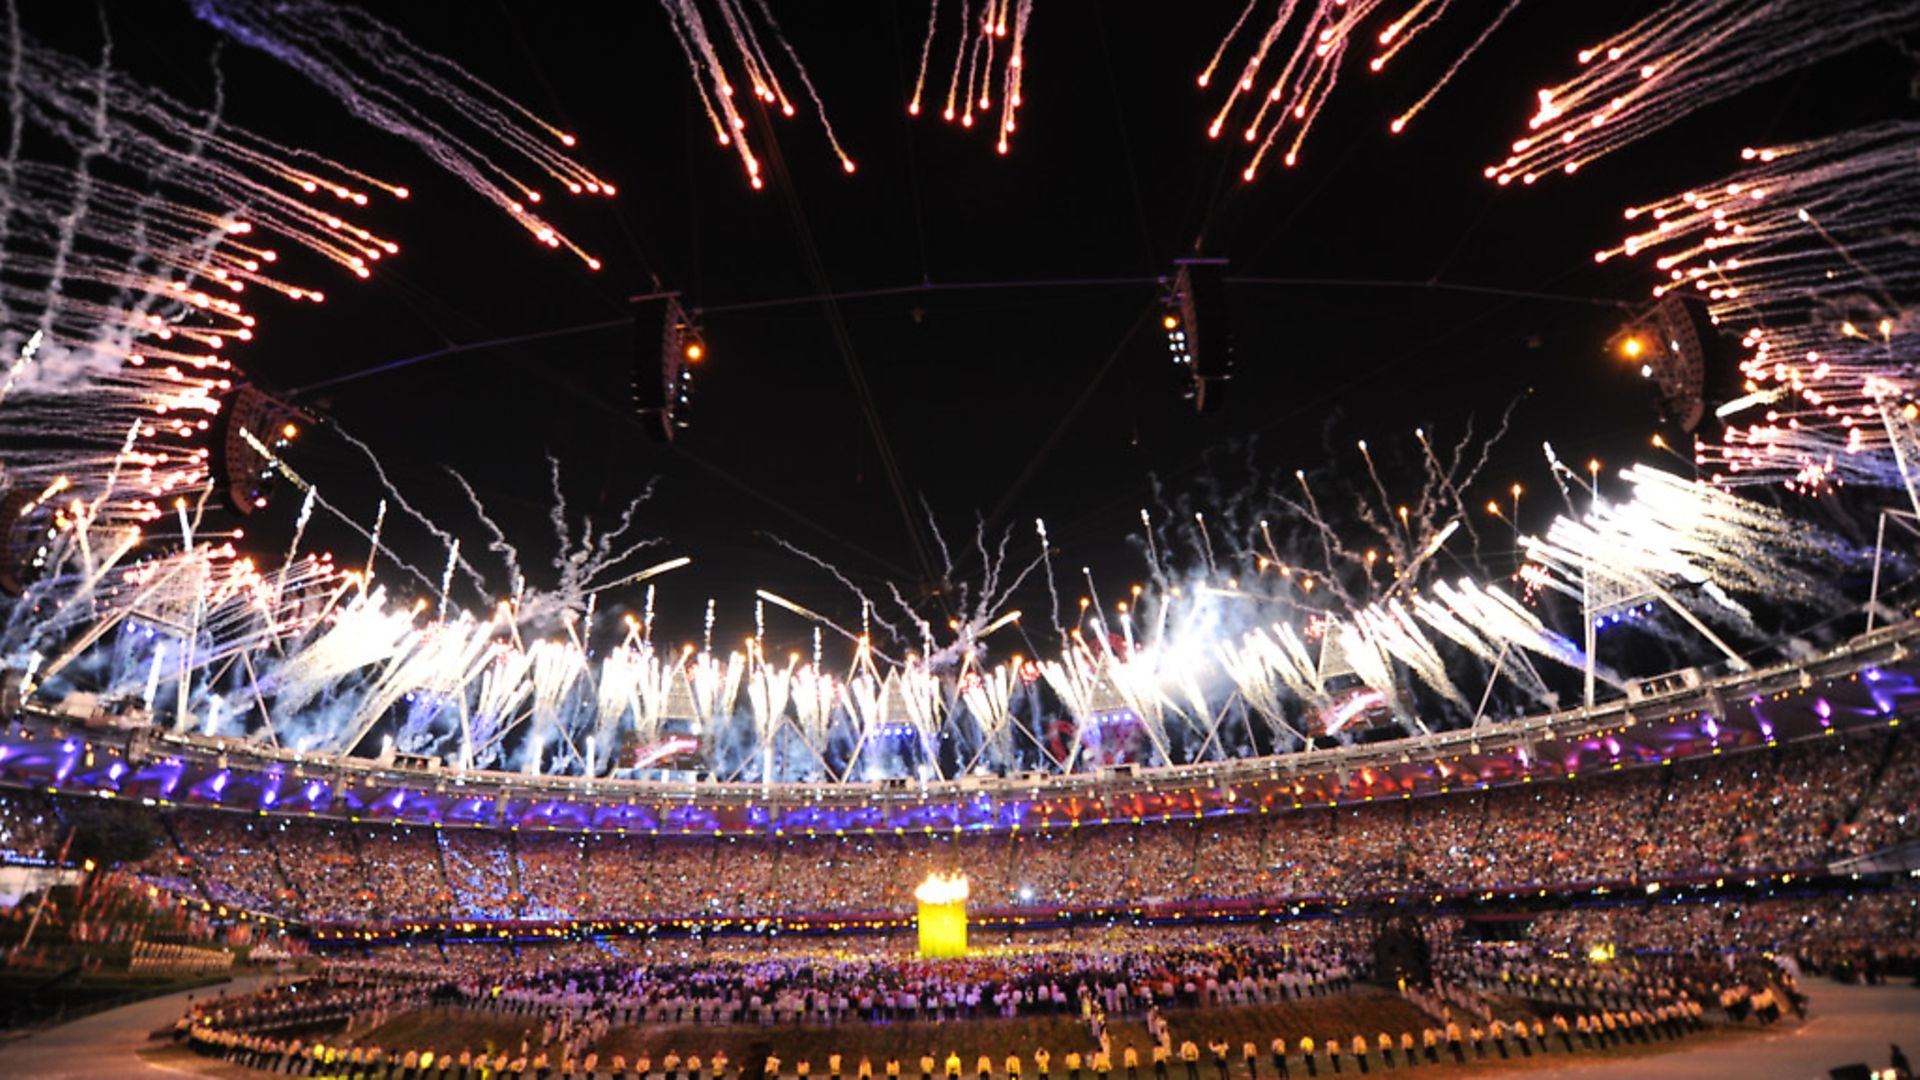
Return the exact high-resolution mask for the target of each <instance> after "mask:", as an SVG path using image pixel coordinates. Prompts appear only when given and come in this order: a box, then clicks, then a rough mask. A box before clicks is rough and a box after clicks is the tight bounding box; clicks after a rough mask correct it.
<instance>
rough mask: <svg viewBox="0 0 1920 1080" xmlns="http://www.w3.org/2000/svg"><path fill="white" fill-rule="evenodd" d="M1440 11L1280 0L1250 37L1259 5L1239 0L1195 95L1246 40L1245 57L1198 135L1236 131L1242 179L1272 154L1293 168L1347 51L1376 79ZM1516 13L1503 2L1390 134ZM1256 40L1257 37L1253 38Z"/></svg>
mask: <svg viewBox="0 0 1920 1080" xmlns="http://www.w3.org/2000/svg"><path fill="white" fill-rule="evenodd" d="M1450 6H1451V0H1414V2H1413V3H1411V4H1403V3H1394V2H1392V0H1280V3H1279V5H1278V7H1277V8H1276V9H1275V11H1274V13H1273V15H1272V17H1271V19H1270V20H1269V21H1268V22H1267V25H1266V29H1265V30H1264V31H1257V30H1254V29H1250V28H1248V26H1247V23H1248V20H1249V19H1250V18H1251V17H1252V16H1253V14H1254V12H1255V10H1256V9H1258V8H1259V7H1261V0H1248V3H1247V6H1246V7H1244V8H1242V9H1241V11H1240V16H1239V18H1237V19H1235V20H1234V22H1233V26H1232V27H1231V28H1230V29H1229V30H1228V31H1227V34H1226V36H1225V37H1224V38H1222V39H1221V41H1220V44H1219V45H1218V46H1217V47H1216V48H1215V49H1214V51H1213V55H1212V57H1211V58H1210V59H1209V60H1208V61H1207V65H1206V67H1205V69H1203V70H1202V71H1201V72H1200V76H1199V83H1200V86H1201V88H1202V89H1205V88H1207V87H1210V86H1211V85H1212V84H1213V83H1214V81H1215V79H1216V77H1217V76H1219V75H1220V74H1222V64H1223V63H1225V62H1226V61H1227V58H1228V56H1229V54H1231V53H1233V52H1234V47H1235V44H1236V43H1237V42H1241V41H1242V40H1243V39H1253V45H1252V51H1251V52H1249V53H1247V54H1246V59H1245V61H1244V62H1243V63H1242V64H1241V65H1240V73H1239V75H1238V76H1236V77H1234V78H1233V79H1232V81H1231V83H1229V88H1228V90H1227V96H1226V100H1225V101H1223V102H1221V104H1220V107H1219V109H1218V110H1216V111H1215V113H1214V116H1213V120H1212V122H1211V123H1209V124H1208V125H1207V137H1208V138H1213V139H1217V138H1219V137H1220V136H1221V134H1222V133H1223V132H1236V133H1238V135H1239V136H1240V138H1241V140H1242V141H1244V142H1245V143H1247V144H1248V145H1249V146H1252V147H1253V153H1252V155H1251V156H1250V157H1249V158H1248V159H1247V163H1246V166H1245V167H1244V168H1243V169H1242V170H1241V177H1242V178H1243V179H1246V180H1252V179H1253V178H1254V177H1255V176H1256V175H1257V174H1258V173H1259V171H1260V166H1261V163H1263V162H1264V161H1266V159H1267V156H1268V155H1269V154H1271V153H1273V152H1274V151H1275V150H1279V151H1280V154H1281V160H1282V161H1283V162H1284V163H1285V164H1287V165H1293V164H1295V163H1296V162H1297V161H1298V160H1299V157H1300V148H1301V146H1302V145H1303V144H1305V142H1306V140H1307V134H1308V133H1309V132H1310V131H1311V130H1312V129H1313V124H1314V121H1315V120H1316V119H1318V118H1319V116H1320V110H1321V109H1322V108H1323V107H1324V106H1325V105H1326V103H1327V99H1328V98H1329V97H1331V96H1332V94H1333V90H1334V87H1335V86H1336V85H1337V84H1338V83H1339V80H1340V76H1341V75H1342V74H1343V73H1345V71H1346V65H1347V62H1348V56H1347V53H1348V50H1349V49H1354V50H1359V51H1370V52H1371V53H1372V54H1373V55H1372V56H1371V57H1370V58H1369V59H1368V61H1367V69H1368V70H1369V71H1370V72H1379V71H1380V70H1381V69H1383V68H1385V67H1386V65H1387V62H1388V61H1390V60H1392V59H1393V58H1394V56H1396V55H1397V54H1398V53H1399V52H1400V50H1402V49H1404V48H1406V47H1407V46H1408V45H1410V44H1412V42H1413V40H1414V39H1415V38H1416V37H1418V36H1419V35H1420V34H1421V32H1422V31H1425V30H1426V29H1428V28H1429V27H1431V26H1432V25H1433V24H1434V23H1435V22H1436V21H1438V20H1439V19H1440V18H1441V17H1442V16H1444V15H1445V14H1446V13H1447V10H1448V8H1449V7H1450ZM1518 6H1519V0H1507V2H1506V3H1505V4H1504V5H1503V6H1502V7H1501V9H1500V10H1499V12H1498V13H1496V14H1495V15H1494V16H1493V18H1492V19H1491V20H1490V21H1489V22H1488V23H1487V24H1486V26H1485V27H1484V28H1483V29H1482V31H1481V33H1480V36H1479V37H1477V38H1476V39H1474V41H1473V43H1472V44H1471V45H1469V46H1468V47H1467V48H1466V49H1465V50H1464V51H1462V52H1461V53H1460V55H1458V56H1457V57H1455V58H1454V60H1453V62H1452V63H1451V64H1450V65H1449V66H1448V68H1447V69H1446V71H1445V73H1444V74H1442V75H1441V76H1440V78H1439V79H1438V80H1437V81H1435V82H1434V83H1433V85H1432V86H1430V87H1429V88H1428V89H1427V91H1426V92H1425V93H1424V94H1422V95H1421V96H1420V98H1419V99H1418V100H1417V101H1416V102H1415V103H1414V104H1413V105H1412V106H1411V107H1410V108H1408V109H1406V110H1405V111H1404V112H1402V113H1401V114H1400V115H1399V116H1398V117H1396V118H1395V119H1394V121H1393V123H1392V125H1391V130H1392V131H1394V132H1396V133H1397V132H1399V131H1401V130H1402V129H1404V128H1405V127H1406V125H1407V123H1408V122H1409V121H1411V120H1412V119H1413V118H1414V116H1415V115H1417V114H1418V113H1419V112H1420V111H1421V110H1422V109H1424V108H1426V106H1427V104H1428V103H1429V102H1431V101H1432V100H1433V99H1434V97H1435V95H1437V94H1438V93H1439V92H1440V90H1441V88H1442V87H1444V86H1445V85H1446V84H1447V83H1448V82H1450V81H1451V80H1452V79H1453V76H1454V74H1455V72H1457V71H1459V69H1460V67H1461V66H1462V65H1463V64H1465V63H1466V62H1467V59H1468V58H1469V57H1471V56H1472V55H1473V54H1474V53H1475V52H1477V51H1479V49H1480V46H1481V45H1482V44H1483V43H1484V42H1485V41H1486V39H1487V38H1488V37H1489V36H1490V35H1491V34H1492V33H1493V31H1494V30H1495V29H1497V28H1498V27H1499V26H1500V24H1501V23H1503V22H1505V21H1506V18H1507V16H1508V15H1509V14H1511V13H1512V12H1513V9H1514V8H1516V7H1518ZM1256 33H1257V34H1258V35H1259V36H1258V38H1257V39H1254V35H1255V34H1256ZM1262 87H1264V89H1262ZM1249 110H1251V113H1252V115H1250V116H1249V115H1247V113H1248V112H1249ZM1229 125H1231V127H1229Z"/></svg>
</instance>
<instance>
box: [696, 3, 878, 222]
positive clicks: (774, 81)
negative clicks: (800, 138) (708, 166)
mask: <svg viewBox="0 0 1920 1080" xmlns="http://www.w3.org/2000/svg"><path fill="white" fill-rule="evenodd" d="M754 2H755V7H754V9H753V11H751V12H750V11H749V10H748V8H747V5H746V3H745V2H744V0H713V2H712V3H711V4H710V5H709V7H710V8H711V9H712V11H713V13H714V14H716V15H718V19H717V20H715V22H714V23H713V24H710V23H709V21H708V15H707V13H706V12H704V11H703V10H702V9H701V6H700V3H699V0H660V6H661V7H662V8H664V9H666V12H667V20H668V22H669V23H671V24H672V26H673V33H674V37H675V39H676V40H678V41H679V43H680V50H681V51H682V52H683V53H685V54H686V57H687V68H688V70H689V71H690V72H691V73H692V75H693V86H694V90H695V91H696V92H697V93H698V94H699V97H700V107H701V109H702V110H703V111H705V113H706V116H707V123H708V124H709V125H710V126H711V127H712V128H713V136H714V139H715V140H716V141H717V142H719V144H720V145H721V146H725V147H731V148H732V149H733V151H734V153H735V154H736V155H738V156H739V158H740V166H741V168H743V169H745V170H746V173H747V182H748V183H750V184H752V185H753V189H754V190H755V191H758V190H760V189H761V188H763V187H765V186H766V180H765V178H764V177H762V176H761V162H760V158H759V156H758V155H757V154H755V153H754V152H753V147H752V146H751V145H750V144H749V143H748V141H747V121H748V117H747V115H746V114H745V113H743V112H742V111H741V108H742V103H741V102H740V100H739V98H738V97H737V95H736V93H735V90H736V88H737V86H738V85H739V84H741V83H744V84H745V85H746V86H747V88H748V89H749V90H750V91H751V92H752V94H753V97H754V100H755V101H756V102H757V103H758V104H759V105H760V106H761V107H763V108H767V109H775V110H778V111H779V113H780V115H781V116H783V117H792V116H794V115H795V114H796V112H797V111H798V110H797V109H796V108H795V106H794V103H793V98H792V97H791V96H790V95H789V94H788V92H787V85H786V83H784V82H783V81H782V80H781V77H780V72H779V65H778V64H776V63H775V59H774V57H775V54H774V53H773V52H772V51H771V50H769V49H768V48H767V47H766V42H765V39H767V38H771V39H772V40H773V43H774V44H775V45H777V46H778V47H779V50H780V54H779V55H783V56H785V58H786V63H787V67H788V68H789V69H790V70H791V72H792V78H793V79H794V81H796V82H798V83H799V85H800V88H801V89H802V90H804V91H805V92H806V96H807V100H808V101H809V102H810V103H811V104H812V106H813V110H814V113H815V114H816V115H817V116H818V117H819V119H820V128H821V130H822V131H823V132H825V133H826V136H827V145H829V146H831V147H832V148H833V155H834V157H836V158H838V159H839V160H840V168H841V169H842V170H844V171H846V172H848V173H852V172H853V171H854V169H855V165H854V162H853V159H852V158H851V157H848V156H847V152H846V150H845V148H843V147H842V146H841V145H840V140H839V138H838V137H837V136H836V135H834V133H833V123H832V121H830V120H828V119H827V108H826V106H825V105H824V104H823V103H822V102H821V101H820V95H819V93H817V92H816V91H815V90H814V88H813V79H812V77H810V76H809V75H808V74H807V69H806V67H805V66H804V65H803V64H801V63H800V57H799V55H798V54H797V53H795V52H794V51H793V46H792V45H790V44H788V42H787V38H786V35H785V34H783V33H781V32H780V24H779V23H778V22H775V21H774V18H773V10H772V9H771V8H769V7H768V6H767V3H766V0H754ZM755 14H758V16H759V21H758V23H757V24H756V22H755V18H754V16H755ZM716 28H717V29H718V30H720V31H721V32H722V35H721V36H724V39H725V41H726V43H727V44H730V45H731V46H732V52H733V55H734V57H735V59H736V61H737V66H736V67H735V68H733V69H732V70H733V71H734V72H737V75H738V77H737V78H736V75H735V74H732V73H730V72H729V67H728V62H727V60H726V59H725V58H724V57H723V56H722V52H721V46H720V45H718V44H716V34H715V33H714V30H715V29H716Z"/></svg>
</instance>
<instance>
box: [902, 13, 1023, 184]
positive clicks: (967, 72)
mask: <svg viewBox="0 0 1920 1080" xmlns="http://www.w3.org/2000/svg"><path fill="white" fill-rule="evenodd" d="M947 3H948V10H949V12H950V13H951V15H952V16H953V17H952V19H951V23H952V25H953V32H951V33H947V34H942V33H941V20H940V0H929V4H928V7H927V34H926V37H925V38H924V39H923V40H922V41H921V44H920V71H919V74H918V75H917V76H916V77H915V78H914V81H913V100H911V101H909V102H908V103H907V115H909V116H919V115H920V113H921V111H922V109H923V108H924V107H925V104H926V102H927V100H928V98H929V96H930V95H929V94H928V91H927V76H928V72H929V69H930V68H931V66H932V64H933V58H934V46H935V45H936V44H937V43H939V42H941V41H950V42H951V44H952V49H953V52H952V57H953V67H952V69H951V70H950V72H949V74H948V77H947V79H946V84H947V89H946V95H945V98H944V99H943V100H944V104H943V105H942V106H941V108H940V118H941V119H942V120H945V121H947V122H948V123H957V124H959V125H960V126H961V127H963V128H968V129H971V128H972V127H973V126H974V115H975V113H976V112H977V113H978V114H979V115H980V116H981V117H982V118H983V119H988V120H991V121H992V123H993V125H994V132H995V135H994V149H995V150H996V151H997V152H999V153H1002V154H1004V153H1006V152H1007V150H1008V148H1009V146H1010V142H1009V140H1011V139H1012V137H1013V133H1014V130H1015V129H1016V128H1017V127H1018V126H1019V125H1018V120H1019V112H1020V105H1021V102H1022V97H1021V89H1020V88H1021V84H1022V83H1023V82H1024V81H1025V78H1026V50H1027V23H1028V20H1029V19H1031V18H1032V15H1033V0H979V2H978V3H975V2H974V0H947ZM955 5H957V6H958V11H954V10H953V9H954V6H955ZM996 58H997V59H998V63H999V67H997V68H996V67H995V63H996ZM933 76H934V78H935V79H936V80H938V79H939V73H938V72H934V73H933ZM938 94H939V86H938V83H937V82H936V84H935V86H934V93H933V96H936V97H937V96H938ZM996 102H997V103H998V108H999V113H998V118H997V119H994V117H995V115H996V114H995V113H994V109H995V103H996Z"/></svg>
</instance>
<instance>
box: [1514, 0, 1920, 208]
mask: <svg viewBox="0 0 1920 1080" xmlns="http://www.w3.org/2000/svg"><path fill="white" fill-rule="evenodd" d="M1916 26H1920V4H1916V3H1913V2H1912V0H1894V2H1888V0H1761V2H1754V0H1706V2H1699V0H1675V2H1673V3H1669V4H1667V5H1666V6H1665V7H1662V8H1661V9H1659V10H1658V11H1656V12H1654V13H1653V14H1651V15H1649V16H1647V17H1646V18H1644V19H1642V20H1640V21H1639V22H1637V23H1635V24H1634V25H1632V26H1631V27H1628V28H1627V29H1626V30H1623V31H1621V32H1620V33H1618V34H1616V35H1614V36H1613V37H1611V38H1608V39H1607V40H1605V41H1602V42H1600V43H1599V44H1597V45H1593V46H1590V47H1588V48H1585V49H1582V50H1580V52H1579V55H1578V60H1579V63H1580V66H1581V68H1582V70H1581V72H1580V74H1578V75H1576V76H1574V77H1573V78H1571V79H1569V80H1567V81H1566V82H1563V83H1561V84H1559V85H1557V86H1551V87H1548V88H1546V89H1543V90H1541V91H1539V92H1538V94H1537V97H1538V108H1537V109H1536V111H1535V112H1534V115H1533V118H1532V119H1531V120H1529V121H1528V122H1527V128H1528V134H1526V135H1525V136H1523V137H1521V138H1519V139H1517V140H1515V141H1514V143H1513V147H1512V150H1513V152H1512V154H1511V155H1510V156H1509V157H1507V158H1506V159H1505V160H1504V161H1501V162H1500V163H1499V164H1497V165H1489V166H1487V168H1486V175H1487V177H1488V178H1489V179H1492V180H1494V181H1496V182H1498V183H1501V184H1508V183H1512V182H1513V181H1514V180H1519V181H1520V182H1521V183H1525V184H1531V183H1533V182H1534V181H1536V180H1538V179H1539V178H1540V177H1542V176H1544V175H1547V174H1549V173H1552V172H1562V173H1573V172H1575V171H1577V170H1579V169H1580V168H1581V167H1582V166H1584V165H1586V164H1588V163H1590V162H1592V161H1594V160H1596V159H1598V158H1600V157H1603V156H1605V155H1607V154H1610V153H1612V152H1614V151H1615V150H1618V149H1620V148H1621V147H1623V146H1626V145H1628V144H1629V143H1632V142H1634V141H1636V140H1638V139H1641V138H1643V137H1645V136H1647V135H1649V134H1651V133H1652V132H1655V131H1658V130H1660V129H1661V128H1664V127H1666V126H1667V125H1669V124H1672V123H1673V122H1675V121H1676V120H1679V119H1680V118H1681V117H1684V116H1686V115H1688V114H1690V113H1692V112H1694V111H1696V110H1698V109H1700V108H1703V107H1705V106H1707V105H1710V104H1712V103H1714V102H1716V101H1720V100H1722V99H1724V98H1727V97H1730V96H1732V95H1734V94H1737V93H1739V92H1740V91H1742V90H1745V89H1748V88H1749V87H1752V86H1756V85H1758V84H1760V83H1763V82H1766V81H1768V80H1771V79H1775V78H1778V77H1779V76H1780V75H1781V74H1782V73H1784V72H1787V71H1792V70H1795V69H1798V68H1800V67H1804V66H1806V65H1808V64H1813V63H1816V62H1818V61H1820V60H1824V59H1826V58H1828V57H1830V56H1834V55H1836V54H1839V53H1842V52H1846V51H1848V50H1850V49H1853V48H1856V47H1858V46H1859V45H1861V44H1862V43H1864V42H1868V41H1872V40H1874V39H1876V38H1882V37H1894V36H1898V35H1899V34H1902V33H1906V32H1907V31H1910V30H1912V29H1913V28H1914V27H1916Z"/></svg>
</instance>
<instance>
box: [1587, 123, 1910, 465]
mask: <svg viewBox="0 0 1920 1080" xmlns="http://www.w3.org/2000/svg"><path fill="white" fill-rule="evenodd" d="M1917 155H1920V127H1916V126H1915V125H1912V124H1907V123H1892V124H1884V125H1878V126H1875V127H1871V128H1866V129H1863V130H1860V131H1855V132H1849V133H1846V134H1843V135H1838V136H1833V137H1831V138H1827V139H1821V140H1817V141H1813V142H1807V143H1799V144H1792V145H1786V146H1777V147H1766V148H1756V149H1750V150H1748V151H1746V152H1745V154H1744V155H1743V156H1744V157H1745V158H1746V160H1747V161H1748V162H1749V164H1748V166H1747V167H1746V168H1744V169H1743V170H1742V171H1740V172H1739V173H1737V174H1735V175H1734V176H1732V177H1729V178H1727V179H1725V180H1722V181H1720V182H1718V183H1715V184H1713V185H1711V186H1706V187H1701V188H1697V189H1695V190H1693V191H1688V192H1685V193H1683V194H1681V195H1679V196H1677V197H1675V198H1672V199H1668V200H1663V201H1661V202H1658V203H1653V204H1650V205H1646V206H1638V207H1634V208H1632V209H1629V210H1628V211H1627V217H1628V220H1630V221H1632V222H1634V223H1635V224H1636V225H1640V224H1641V223H1646V227H1645V228H1644V229H1643V231H1641V232H1638V233H1635V234H1634V235H1632V236H1629V237H1628V238H1627V239H1626V240H1625V241H1623V242H1622V243H1621V244H1619V245H1618V246H1616V247H1614V248H1610V249H1608V250H1606V251H1602V252H1600V253H1598V254H1597V255H1596V258H1597V259H1600V260H1602V261H1604V260H1606V259H1609V258H1613V257H1615V256H1639V255H1643V254H1644V255H1651V256H1653V258H1654V266H1655V267H1656V268H1657V269H1659V270H1661V271H1663V272H1664V276H1665V280H1664V281H1663V282H1662V283H1661V284H1660V285H1659V286H1657V287H1656V289H1655V295H1665V294H1667V293H1670V292H1679V291H1684V292H1685V293H1686V294H1690V295H1693V296H1697V297H1699V298H1701V299H1702V300H1704V302H1705V303H1706V305H1707V310H1708V312H1709V313H1710V315H1711V317H1712V320H1713V321H1714V323H1716V324H1717V325H1718V326H1719V327H1720V328H1721V329H1722V330H1723V331H1726V332H1729V333H1734V334H1738V335H1739V337H1740V348H1741V350H1742V351H1743V352H1744V353H1745V359H1744V360H1743V361H1742V363H1741V373H1742V375H1743V376H1744V377H1745V386H1744V391H1745V392H1744V394H1743V396H1741V397H1739V398H1737V399H1735V400H1734V401H1732V402H1729V403H1728V404H1726V405H1724V406H1722V407H1721V409H1720V410H1719V411H1720V414H1721V416H1722V417H1723V418H1727V419H1728V420H1729V421H1730V423H1729V426H1728V428H1727V430H1726V432H1725V434H1724V436H1723V437H1722V441H1721V442H1720V443H1719V444H1717V445H1703V446H1702V447H1701V448H1700V452H1699V457H1700V461H1701V464H1702V465H1705V466H1708V467H1710V468H1712V469H1713V470H1715V475H1716V477H1717V478H1718V479H1720V480H1721V481H1723V482H1727V483H1736V484H1737V483H1756V482H1774V481H1778V482H1781V483H1784V484H1786V485H1787V486H1789V487H1791V488H1794V489H1796V490H1802V491H1817V490H1820V489H1822V488H1825V487H1828V486H1831V485H1835V484H1845V483H1865V484H1874V485H1881V486H1898V485H1901V484H1902V483H1904V482H1905V478H1906V476H1907V473H1908V470H1910V469H1911V468H1912V461H1911V460H1910V449H1911V447H1912V446H1913V444H1914V434H1913V431H1912V427H1911V425H1912V421H1913V417H1912V416H1910V415H1908V414H1909V412H1910V411H1911V407H1910V403H1911V402H1912V401H1913V399H1914V397H1915V393H1916V390H1920V386H1916V379H1915V367H1914V365H1915V360H1916V352H1915V339H1914V328H1913V325H1912V322H1913V320H1912V319H1911V317H1910V316H1909V314H1908V312H1907V310H1906V308H1907V305H1908V304H1910V303H1911V301H1912V299H1913V297H1914V295H1915V290H1916V287H1920V281H1916V278H1915V276H1914V270H1913V265H1912V254H1911V247H1910V245H1909V244H1907V243H1906V241H1905V239H1904V237H1903V234H1902V229H1903V225H1902V224H1901V223H1902V222H1903V221H1904V219H1905V218H1906V216H1907V214H1908V210H1907V208H1908V207H1910V206H1911V205H1912V203H1913V200H1914V199H1915V198H1916V197H1920V169H1916V162H1917V161H1920V156H1917ZM1903 454H1905V455H1908V456H1909V460H1906V461H1903V460H1902V455H1903Z"/></svg>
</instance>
